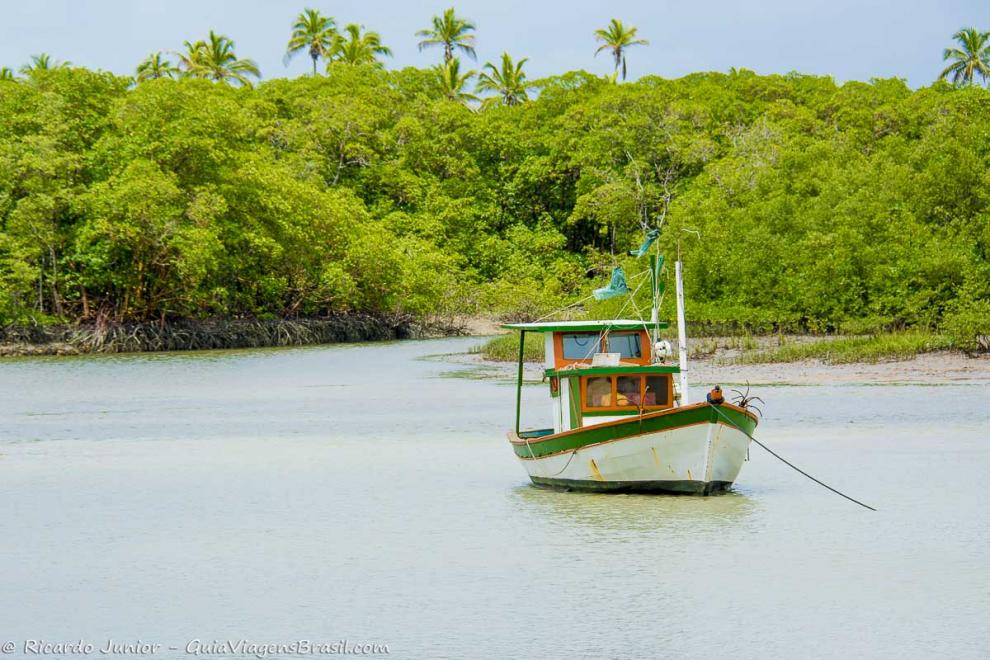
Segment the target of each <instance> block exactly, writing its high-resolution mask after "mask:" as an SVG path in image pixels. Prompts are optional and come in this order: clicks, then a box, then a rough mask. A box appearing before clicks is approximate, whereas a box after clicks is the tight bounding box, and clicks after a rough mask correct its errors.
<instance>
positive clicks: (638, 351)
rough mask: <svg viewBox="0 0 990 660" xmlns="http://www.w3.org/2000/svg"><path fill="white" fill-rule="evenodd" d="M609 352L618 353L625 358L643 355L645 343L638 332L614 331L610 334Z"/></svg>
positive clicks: (637, 357)
mask: <svg viewBox="0 0 990 660" xmlns="http://www.w3.org/2000/svg"><path fill="white" fill-rule="evenodd" d="M608 352H609V353H618V354H619V355H621V356H622V357H623V358H635V359H637V360H638V359H640V358H642V357H643V344H642V339H641V337H640V334H639V333H638V332H623V333H612V334H610V335H609V336H608Z"/></svg>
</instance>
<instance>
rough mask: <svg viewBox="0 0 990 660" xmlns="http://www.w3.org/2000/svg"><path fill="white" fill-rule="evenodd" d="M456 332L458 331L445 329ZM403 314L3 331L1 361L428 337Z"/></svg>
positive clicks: (423, 327) (13, 327)
mask: <svg viewBox="0 0 990 660" xmlns="http://www.w3.org/2000/svg"><path fill="white" fill-rule="evenodd" d="M436 327H437V328H439V329H441V330H449V331H451V332H456V330H457V328H456V327H453V326H451V328H440V326H439V324H438V325H437V326H436ZM431 329H432V327H431V326H426V325H422V324H419V325H418V324H416V323H415V322H414V321H413V319H412V318H411V317H407V316H401V315H391V316H389V315H374V314H340V315H336V316H331V317H324V318H311V319H271V320H260V319H207V320H179V321H168V322H165V323H161V322H155V321H150V322H128V323H80V324H76V325H50V326H42V325H33V326H23V325H10V326H6V327H0V359H2V358H4V357H30V356H44V355H55V356H60V355H66V356H68V355H87V354H106V353H151V352H171V351H197V350H222V349H236V348H270V347H277V346H310V345H318V344H336V343H349V342H364V341H384V340H389V339H406V338H410V337H414V336H417V335H418V333H422V332H428V331H430V330H431Z"/></svg>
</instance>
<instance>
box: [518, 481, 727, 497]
mask: <svg viewBox="0 0 990 660" xmlns="http://www.w3.org/2000/svg"><path fill="white" fill-rule="evenodd" d="M530 479H532V480H533V483H534V484H535V485H537V486H540V487H541V488H555V489H558V490H581V491H590V492H596V493H669V494H672V495H711V494H712V493H719V492H722V491H725V490H728V489H729V487H730V486H732V482H730V481H688V480H687V479H685V480H682V481H582V480H578V479H551V478H549V477H530Z"/></svg>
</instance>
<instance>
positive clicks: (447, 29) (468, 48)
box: [416, 7, 477, 64]
mask: <svg viewBox="0 0 990 660" xmlns="http://www.w3.org/2000/svg"><path fill="white" fill-rule="evenodd" d="M474 29H475V26H474V23H472V22H471V21H469V20H466V19H463V18H458V17H457V15H456V14H455V13H454V8H453V7H451V8H450V9H447V10H446V11H444V12H443V16H434V17H433V27H432V28H431V29H429V30H420V31H419V32H417V33H416V36H417V37H423V40H422V41H420V42H419V49H420V50H423V49H424V48H428V47H430V46H443V62H444V64H449V63H450V61H451V60H453V59H454V50H460V51H462V52H464V53H467V55H468V56H469V57H470V58H471V59H473V60H474V59H477V55H475V52H474V35H473V34H468V33H469V32H473V31H474Z"/></svg>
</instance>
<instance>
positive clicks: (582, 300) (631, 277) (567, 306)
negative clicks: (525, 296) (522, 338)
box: [534, 270, 650, 323]
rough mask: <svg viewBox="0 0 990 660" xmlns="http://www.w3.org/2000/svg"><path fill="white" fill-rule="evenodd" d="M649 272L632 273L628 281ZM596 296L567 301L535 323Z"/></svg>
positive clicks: (591, 295)
mask: <svg viewBox="0 0 990 660" xmlns="http://www.w3.org/2000/svg"><path fill="white" fill-rule="evenodd" d="M649 272H650V271H648V270H644V271H643V272H641V273H636V274H635V275H632V276H630V277H629V278H628V281H629V282H632V281H634V280H636V279H638V278H640V277H643V276H644V275H646V274H647V273H649ZM594 297H595V294H594V293H592V294H590V295H587V296H585V297H584V298H581V299H579V300H576V301H574V302H572V303H567V304H566V305H564V306H563V307H561V308H559V309H555V310H553V311H552V312H550V313H549V314H547V315H545V316H541V317H540V318H538V319H536V321H534V323H539V322H540V321H545V320H546V319H548V318H550V317H551V316H553V315H554V314H559V313H561V312H563V311H564V310H565V309H570V308H571V307H576V306H578V305H580V304H581V303H583V302H584V301H586V300H591V299H592V298H594Z"/></svg>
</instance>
